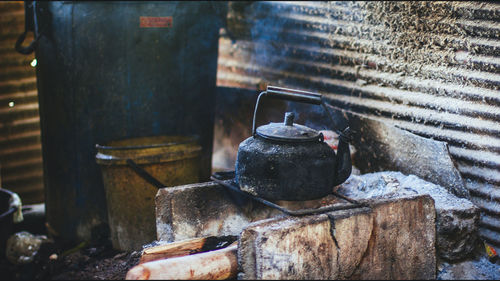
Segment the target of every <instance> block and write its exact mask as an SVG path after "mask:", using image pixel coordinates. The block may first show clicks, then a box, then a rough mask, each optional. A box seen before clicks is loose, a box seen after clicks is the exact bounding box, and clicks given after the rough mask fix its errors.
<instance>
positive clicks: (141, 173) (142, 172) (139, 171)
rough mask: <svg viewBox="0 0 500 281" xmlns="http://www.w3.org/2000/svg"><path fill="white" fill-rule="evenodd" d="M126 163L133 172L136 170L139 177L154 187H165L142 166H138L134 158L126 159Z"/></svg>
mask: <svg viewBox="0 0 500 281" xmlns="http://www.w3.org/2000/svg"><path fill="white" fill-rule="evenodd" d="M127 164H128V166H129V167H130V168H132V170H134V172H136V173H137V174H138V175H139V176H140V177H141V178H143V179H144V180H146V181H147V182H149V183H150V184H152V185H153V186H155V187H156V188H163V187H165V185H164V184H162V183H161V182H160V181H159V180H157V179H156V178H155V177H153V176H152V175H151V174H150V173H148V172H146V170H144V169H143V168H141V167H139V166H138V165H137V164H136V163H135V162H134V160H132V159H127Z"/></svg>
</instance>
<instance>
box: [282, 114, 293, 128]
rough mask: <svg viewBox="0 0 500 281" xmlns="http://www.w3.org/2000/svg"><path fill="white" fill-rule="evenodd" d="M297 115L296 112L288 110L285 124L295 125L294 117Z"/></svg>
mask: <svg viewBox="0 0 500 281" xmlns="http://www.w3.org/2000/svg"><path fill="white" fill-rule="evenodd" d="M294 117H295V114H293V112H287V113H285V121H284V123H285V126H293V118H294Z"/></svg>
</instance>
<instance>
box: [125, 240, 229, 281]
mask: <svg viewBox="0 0 500 281" xmlns="http://www.w3.org/2000/svg"><path fill="white" fill-rule="evenodd" d="M237 250H238V243H237V242H234V243H233V244H231V245H230V246H228V247H226V248H223V249H219V250H214V251H209V252H203V253H198V254H193V255H187V256H182V257H173V258H167V259H161V260H155V261H150V262H145V263H142V264H139V265H136V266H134V267H132V268H131V269H130V270H129V271H128V272H127V275H126V277H125V279H126V280H154V279H176V280H202V279H205V280H224V279H231V278H235V277H236V275H237V273H238V262H237Z"/></svg>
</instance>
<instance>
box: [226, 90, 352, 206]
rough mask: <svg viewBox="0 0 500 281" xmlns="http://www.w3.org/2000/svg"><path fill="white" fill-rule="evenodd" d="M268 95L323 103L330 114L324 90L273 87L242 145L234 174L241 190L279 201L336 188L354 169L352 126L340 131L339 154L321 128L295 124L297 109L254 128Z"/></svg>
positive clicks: (309, 197) (319, 194) (309, 196)
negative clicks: (312, 91) (318, 130)
mask: <svg viewBox="0 0 500 281" xmlns="http://www.w3.org/2000/svg"><path fill="white" fill-rule="evenodd" d="M263 96H267V97H272V98H278V99H285V100H290V101H297V102H304V103H310V104H316V105H322V106H323V108H324V109H325V110H326V111H327V113H328V114H330V113H329V112H328V110H327V109H326V106H325V104H324V103H323V100H322V96H321V95H320V94H316V93H311V92H306V91H299V90H292V89H286V88H279V87H273V86H268V87H267V89H266V91H264V92H262V93H260V95H259V97H258V98H257V102H256V105H255V111H254V116H253V125H252V136H251V137H249V138H247V139H246V140H244V141H243V142H241V143H240V145H239V148H238V155H237V159H236V167H235V172H236V178H235V179H236V182H237V184H238V186H239V188H240V190H242V191H245V192H247V193H250V194H252V195H254V196H258V197H262V198H265V199H267V200H274V201H275V200H288V201H303V200H312V199H318V198H321V197H324V196H326V195H328V194H330V193H332V191H333V187H335V186H336V185H339V184H341V183H343V182H344V181H345V180H347V178H348V177H349V176H350V174H351V169H352V165H351V155H350V151H349V140H350V137H349V127H346V128H345V129H343V130H342V131H337V132H338V133H339V136H340V137H339V144H338V149H337V154H335V151H334V150H333V149H332V148H331V147H330V146H329V145H328V144H327V143H325V141H324V138H323V134H322V133H320V132H317V131H316V130H314V129H311V128H308V127H306V126H303V125H299V124H296V123H293V121H294V114H293V113H292V112H287V113H286V114H285V118H284V122H283V123H269V124H267V125H264V126H260V127H258V128H257V129H255V119H256V114H257V109H258V106H259V103H260V100H261V98H262V97H263ZM329 117H330V118H331V116H330V115H329ZM331 121H333V120H331Z"/></svg>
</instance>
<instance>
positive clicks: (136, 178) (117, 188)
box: [96, 136, 201, 251]
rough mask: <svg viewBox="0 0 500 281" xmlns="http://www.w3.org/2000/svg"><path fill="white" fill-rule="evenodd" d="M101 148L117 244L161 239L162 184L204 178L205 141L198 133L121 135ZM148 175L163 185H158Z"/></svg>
mask: <svg viewBox="0 0 500 281" xmlns="http://www.w3.org/2000/svg"><path fill="white" fill-rule="evenodd" d="M96 148H97V155H96V161H97V163H98V164H99V165H100V167H101V172H102V178H103V183H104V189H105V194H106V203H107V210H108V222H109V227H110V234H111V242H112V244H113V248H115V249H117V250H123V251H129V250H139V249H141V247H142V246H143V245H144V244H148V243H151V242H152V241H154V240H156V216H155V196H156V193H157V191H158V188H159V187H162V186H164V187H168V186H177V185H182V184H188V183H195V182H198V181H199V174H200V171H199V169H200V165H199V162H200V152H201V146H200V145H199V144H198V140H197V138H196V137H191V136H156V137H142V138H133V139H126V140H117V141H112V142H109V143H106V144H103V145H100V144H97V145H96ZM141 172H142V175H141ZM144 172H145V174H146V175H144ZM148 175H149V176H151V177H152V178H153V179H155V180H157V181H158V182H160V183H162V185H161V186H155V185H154V183H152V182H151V181H148V179H147V176H148Z"/></svg>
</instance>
